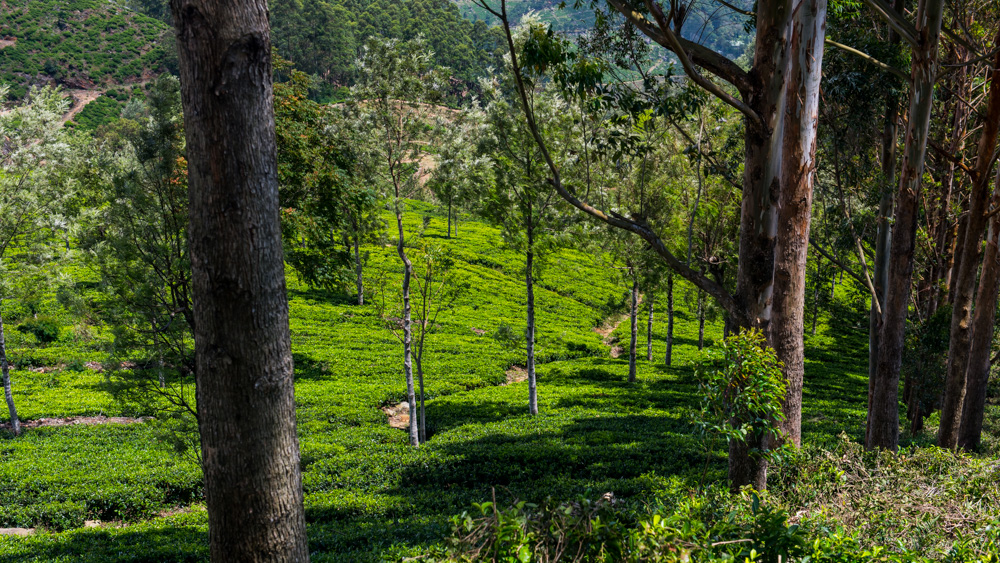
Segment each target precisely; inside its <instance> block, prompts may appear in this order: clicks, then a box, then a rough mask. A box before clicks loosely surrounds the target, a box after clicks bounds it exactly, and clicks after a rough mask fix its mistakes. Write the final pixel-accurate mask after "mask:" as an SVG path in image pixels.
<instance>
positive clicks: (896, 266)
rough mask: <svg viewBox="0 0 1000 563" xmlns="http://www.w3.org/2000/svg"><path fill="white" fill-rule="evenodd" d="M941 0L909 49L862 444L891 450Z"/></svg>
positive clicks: (895, 439) (928, 9)
mask: <svg viewBox="0 0 1000 563" xmlns="http://www.w3.org/2000/svg"><path fill="white" fill-rule="evenodd" d="M943 11H944V0H921V3H920V6H919V8H918V10H917V20H916V23H917V35H918V37H917V41H918V47H916V48H914V49H913V57H912V63H911V64H912V70H911V80H912V85H913V86H912V87H913V91H912V94H911V96H910V109H909V114H908V119H907V126H906V141H905V147H904V151H903V164H902V172H901V174H900V178H899V196H898V198H897V203H896V211H895V215H894V221H893V223H894V232H893V236H892V244H891V246H890V260H889V262H890V263H889V276H888V284H887V286H886V288H887V290H888V296H887V298H886V302H885V304H884V305H883V321H882V328H881V333H880V338H879V356H878V365H877V367H876V368H877V369H876V374H875V375H876V378H875V381H874V382H873V383H872V386H871V388H872V397H871V411H870V412H869V417H868V421H869V426H868V431H867V439H866V444H865V445H866V447H867V448H869V449H872V448H885V449H889V450H892V451H895V450H896V449H897V448H898V447H899V409H898V396H899V368H900V365H901V362H902V353H903V339H904V337H905V329H906V312H907V305H908V303H909V300H910V282H911V278H912V274H913V250H914V245H915V242H916V233H917V219H918V211H919V203H920V189H921V180H922V176H923V170H924V156H925V151H926V148H927V135H928V131H929V129H930V116H931V107H932V105H933V95H934V81H935V78H936V76H937V47H938V37H939V35H940V32H941V17H942V14H943Z"/></svg>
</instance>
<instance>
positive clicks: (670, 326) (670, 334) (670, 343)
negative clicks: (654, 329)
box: [663, 272, 674, 367]
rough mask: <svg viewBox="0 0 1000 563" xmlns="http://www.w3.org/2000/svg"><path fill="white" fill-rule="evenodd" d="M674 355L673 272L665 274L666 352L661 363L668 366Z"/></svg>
mask: <svg viewBox="0 0 1000 563" xmlns="http://www.w3.org/2000/svg"><path fill="white" fill-rule="evenodd" d="M673 355H674V274H673V272H671V273H669V274H667V353H666V356H665V357H664V360H663V364H664V365H665V366H667V367H670V363H671V361H672V360H673Z"/></svg>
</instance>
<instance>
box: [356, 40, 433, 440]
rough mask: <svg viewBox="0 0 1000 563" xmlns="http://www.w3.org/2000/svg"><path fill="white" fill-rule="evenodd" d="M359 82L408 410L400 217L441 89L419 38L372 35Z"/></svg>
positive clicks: (406, 279) (410, 386) (361, 123)
mask: <svg viewBox="0 0 1000 563" xmlns="http://www.w3.org/2000/svg"><path fill="white" fill-rule="evenodd" d="M357 68H358V72H359V76H358V82H357V84H356V85H355V87H354V88H353V89H352V95H353V97H354V102H353V103H354V104H355V105H356V111H357V116H358V117H357V119H358V122H357V125H356V126H357V127H358V130H359V131H364V132H366V133H367V134H366V135H365V138H363V139H360V140H359V145H360V146H361V150H362V151H363V152H364V153H365V154H364V155H363V156H362V158H363V159H364V160H365V165H364V166H365V169H366V172H365V174H366V178H367V179H369V180H370V181H372V182H374V183H375V185H377V186H378V187H379V188H380V189H381V190H384V192H385V194H386V196H387V199H388V200H389V205H390V208H391V209H392V212H393V215H394V216H395V219H396V236H397V238H396V253H397V254H398V255H399V260H400V262H401V263H402V265H403V285H402V300H403V310H402V320H401V322H402V327H401V329H402V332H403V372H404V374H405V376H406V393H407V401H408V403H409V406H410V413H416V412H417V405H416V390H415V388H414V379H413V349H412V347H413V328H412V310H411V303H410V287H411V281H412V278H413V262H412V261H411V260H410V258H409V256H408V255H407V252H406V231H405V229H404V228H403V216H404V212H405V210H406V201H405V200H406V198H410V197H413V196H415V195H416V194H417V191H418V188H419V184H418V182H417V172H418V163H419V162H420V159H421V158H422V156H423V152H424V146H425V144H424V143H425V135H424V129H425V124H426V122H427V117H426V114H427V111H426V109H427V108H426V106H425V105H424V104H426V103H427V102H430V101H433V98H434V97H435V96H436V95H437V93H438V91H439V89H440V88H439V84H440V82H441V75H440V74H439V73H438V72H437V70H436V69H434V68H433V67H432V65H431V54H430V52H428V51H427V50H426V49H425V48H424V44H423V40H422V39H421V38H419V37H418V38H416V39H413V40H410V41H397V40H395V39H381V38H371V39H369V40H368V41H367V43H366V44H365V47H364V49H363V51H362V53H361V57H360V58H359V59H358V61H357ZM409 433H410V444H411V445H413V446H419V445H420V432H419V428H418V425H417V417H416V416H411V417H410V426H409Z"/></svg>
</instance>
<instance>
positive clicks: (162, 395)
mask: <svg viewBox="0 0 1000 563" xmlns="http://www.w3.org/2000/svg"><path fill="white" fill-rule="evenodd" d="M128 107H129V111H126V112H125V113H124V114H123V116H122V119H121V120H120V121H118V122H116V123H114V124H113V125H112V126H111V127H109V128H108V129H107V130H106V131H105V132H104V136H103V138H102V141H103V143H102V145H101V146H99V147H97V148H96V149H95V150H96V151H97V152H96V154H95V155H94V158H93V159H92V162H93V163H95V164H97V163H100V164H97V166H98V167H99V170H97V171H95V172H96V173H97V175H98V177H99V178H101V180H100V181H97V182H94V183H93V185H92V191H91V192H90V193H89V203H90V204H91V207H89V209H88V211H87V218H86V220H85V226H84V228H83V232H82V233H81V246H82V248H83V249H84V251H85V259H86V260H87V263H88V265H89V266H90V267H91V268H92V269H93V271H94V272H96V273H97V274H98V275H99V276H100V280H101V286H102V287H101V288H102V289H103V292H102V293H101V294H100V295H99V296H97V297H96V298H95V299H94V300H93V301H92V303H91V306H92V308H93V310H94V312H95V313H96V316H97V317H99V318H100V320H101V321H103V322H104V323H106V324H107V326H108V327H109V328H110V329H111V332H112V334H113V336H114V340H113V342H112V343H110V345H109V346H108V348H107V358H106V360H105V366H106V368H107V369H108V370H109V372H110V374H109V375H111V374H113V377H110V378H109V381H110V382H111V383H112V384H113V385H114V388H115V392H116V394H117V395H118V397H119V400H121V401H123V402H124V403H126V404H130V405H133V408H136V409H137V410H140V411H143V412H146V413H151V412H157V411H161V412H162V413H163V414H167V413H173V414H177V413H178V412H179V413H184V416H187V417H195V416H196V414H195V408H194V386H193V377H194V367H195V364H194V346H193V335H194V317H193V313H192V298H191V265H190V256H189V255H188V241H187V202H188V198H187V162H186V160H185V159H184V157H183V154H184V133H183V127H182V119H181V108H180V87H179V83H178V81H177V79H176V78H173V77H172V76H170V75H162V76H160V78H159V79H157V81H156V83H155V85H154V86H153V88H151V89H150V91H149V93H148V96H147V103H146V104H140V103H138V101H134V102H132V103H130V104H129V106H128ZM169 418H170V417H167V420H169Z"/></svg>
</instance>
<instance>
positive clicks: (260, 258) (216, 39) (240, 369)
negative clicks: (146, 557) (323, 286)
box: [171, 0, 309, 562]
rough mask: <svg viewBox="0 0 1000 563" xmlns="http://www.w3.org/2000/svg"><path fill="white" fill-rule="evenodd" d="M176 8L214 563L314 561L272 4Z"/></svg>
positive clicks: (187, 2)
mask: <svg viewBox="0 0 1000 563" xmlns="http://www.w3.org/2000/svg"><path fill="white" fill-rule="evenodd" d="M171 8H172V12H173V18H174V25H175V26H176V38H177V47H178V54H179V61H180V75H181V95H182V102H183V108H184V124H185V132H186V137H187V156H188V182H189V194H190V229H189V233H190V235H189V240H190V247H191V270H192V285H193V304H194V306H193V311H194V328H195V333H194V335H195V336H194V341H195V359H196V365H197V370H196V389H197V408H198V421H199V430H200V433H201V452H202V464H203V468H204V477H205V499H206V502H207V504H208V531H209V548H210V554H211V559H212V561H214V562H224V561H234V562H305V561H309V548H308V545H307V543H306V522H305V513H304V511H303V507H302V478H301V472H300V467H299V443H298V437H297V434H296V428H295V389H294V385H293V362H292V351H291V338H290V334H289V328H288V301H287V293H286V287H285V275H284V259H283V256H282V248H281V228H280V219H279V215H278V178H277V151H276V145H275V133H274V111H273V106H272V103H273V97H274V96H273V92H272V85H271V76H272V69H271V41H270V34H269V30H268V20H267V18H268V12H267V5H266V3H265V2H263V1H261V0H233V1H232V2H209V1H207V0H172V2H171Z"/></svg>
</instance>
